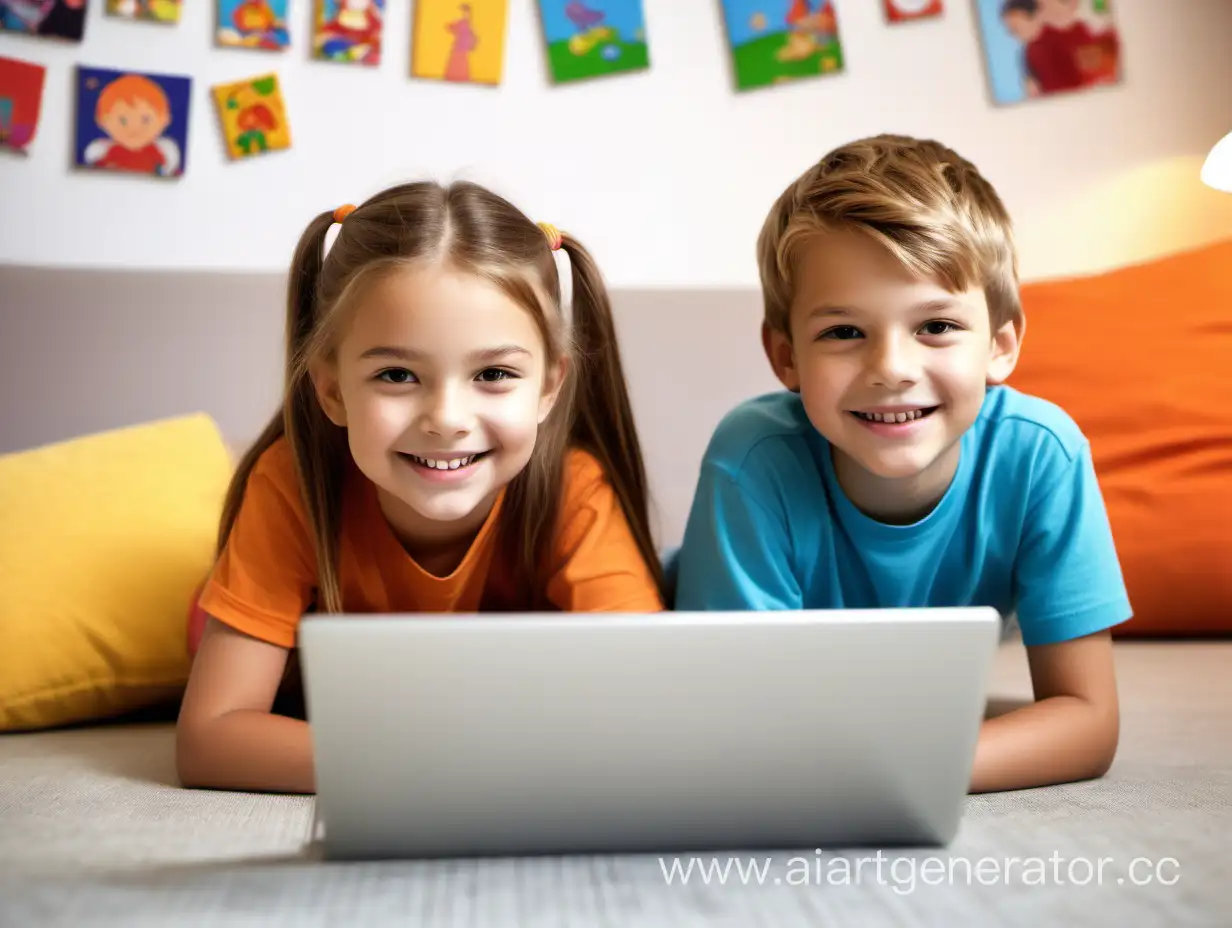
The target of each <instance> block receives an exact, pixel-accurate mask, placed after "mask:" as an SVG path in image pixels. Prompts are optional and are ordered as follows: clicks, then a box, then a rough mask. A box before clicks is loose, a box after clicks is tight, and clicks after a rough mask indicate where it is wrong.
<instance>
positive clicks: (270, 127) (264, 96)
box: [214, 74, 291, 159]
mask: <svg viewBox="0 0 1232 928" xmlns="http://www.w3.org/2000/svg"><path fill="white" fill-rule="evenodd" d="M214 103H215V105H216V106H217V107H218V117H219V119H220V120H221V121H222V131H223V136H224V137H225V138H226V141H227V154H229V155H230V156H231V157H232V158H233V159H237V158H249V157H251V156H253V155H259V154H262V153H264V152H267V151H278V150H279V149H285V148H290V147H291V126H290V123H289V122H288V121H287V108H286V103H285V102H284V101H283V99H282V88H281V87H280V86H279V84H278V75H276V74H262V75H260V76H259V77H253V78H249V79H248V80H243V81H236V82H235V83H232V84H219V85H217V86H215V87H214Z"/></svg>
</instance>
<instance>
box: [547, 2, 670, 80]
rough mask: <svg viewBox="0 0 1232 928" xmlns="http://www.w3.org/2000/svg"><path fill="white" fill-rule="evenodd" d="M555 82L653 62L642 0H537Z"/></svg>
mask: <svg viewBox="0 0 1232 928" xmlns="http://www.w3.org/2000/svg"><path fill="white" fill-rule="evenodd" d="M539 14H540V17H541V18H542V20H543V36H544V39H545V40H546V42H547V47H548V68H549V70H550V71H551V72H552V78H553V79H554V80H555V81H556V82H557V83H566V82H568V81H576V80H584V79H585V78H588V77H599V76H601V75H604V74H618V73H621V72H626V71H643V70H645V69H647V68H649V67H650V49H649V46H647V44H646V17H645V15H644V13H643V11H642V0H585V2H583V0H539Z"/></svg>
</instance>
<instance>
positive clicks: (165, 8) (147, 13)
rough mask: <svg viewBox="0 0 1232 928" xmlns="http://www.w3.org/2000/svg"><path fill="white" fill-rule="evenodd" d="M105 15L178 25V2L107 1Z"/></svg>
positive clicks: (171, 0) (177, 0)
mask: <svg viewBox="0 0 1232 928" xmlns="http://www.w3.org/2000/svg"><path fill="white" fill-rule="evenodd" d="M106 10H107V15H108V16H115V17H118V18H119V19H140V20H145V21H146V22H151V23H178V22H179V21H180V0H107V5H106Z"/></svg>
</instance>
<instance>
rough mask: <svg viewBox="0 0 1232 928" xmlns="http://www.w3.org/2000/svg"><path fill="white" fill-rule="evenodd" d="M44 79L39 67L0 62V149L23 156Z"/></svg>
mask: <svg viewBox="0 0 1232 928" xmlns="http://www.w3.org/2000/svg"><path fill="white" fill-rule="evenodd" d="M46 76H47V69H46V68H44V67H43V66H42V65H41V64H33V63H32V62H29V61H19V60H18V59H16V58H0V146H2V147H4V148H9V149H12V150H13V151H19V152H21V153H23V154H24V153H25V151H26V149H27V148H28V147H29V145H30V143H31V142H33V141H34V133H35V132H36V131H37V130H38V121H39V111H40V110H41V109H42V106H43V79H44V78H45V77H46Z"/></svg>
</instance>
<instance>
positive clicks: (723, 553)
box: [675, 462, 803, 611]
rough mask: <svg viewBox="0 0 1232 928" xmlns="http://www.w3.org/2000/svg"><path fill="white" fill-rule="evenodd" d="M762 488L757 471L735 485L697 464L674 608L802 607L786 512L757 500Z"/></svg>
mask: <svg viewBox="0 0 1232 928" xmlns="http://www.w3.org/2000/svg"><path fill="white" fill-rule="evenodd" d="M763 485H769V484H768V482H766V481H759V480H758V479H757V474H756V471H751V472H748V473H745V474H742V479H741V481H740V482H737V480H736V479H735V478H734V477H733V476H731V475H729V474H728V473H727V472H726V471H725V470H724V469H723V468H721V467H720V466H717V465H715V464H712V463H710V462H707V463H705V464H703V466H702V470H701V476H700V478H699V480H698V484H697V492H696V494H695V495H694V498H693V506H692V509H691V510H690V512H689V519H688V523H687V525H686V527H685V533H684V541H683V542H682V544H681V547H680V552H679V555H678V559H677V581H676V595H675V608H676V609H677V610H679V611H702V610H711V611H724V610H728V611H754V610H774V609H800V608H802V607H803V595H802V594H801V590H800V584H799V581H798V580H797V579H796V576H795V572H794V570H793V568H792V562H793V558H792V549H791V544H790V535H789V533H788V528H787V521H786V514H785V513H784V512H783V511H782V507H781V506H775V505H773V504H772V503H771V502H763V501H762V499H761V498H759V497H760V496H761V494H760V493H759V490H760V489H761V487H762V486H763ZM776 510H777V511H776Z"/></svg>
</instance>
